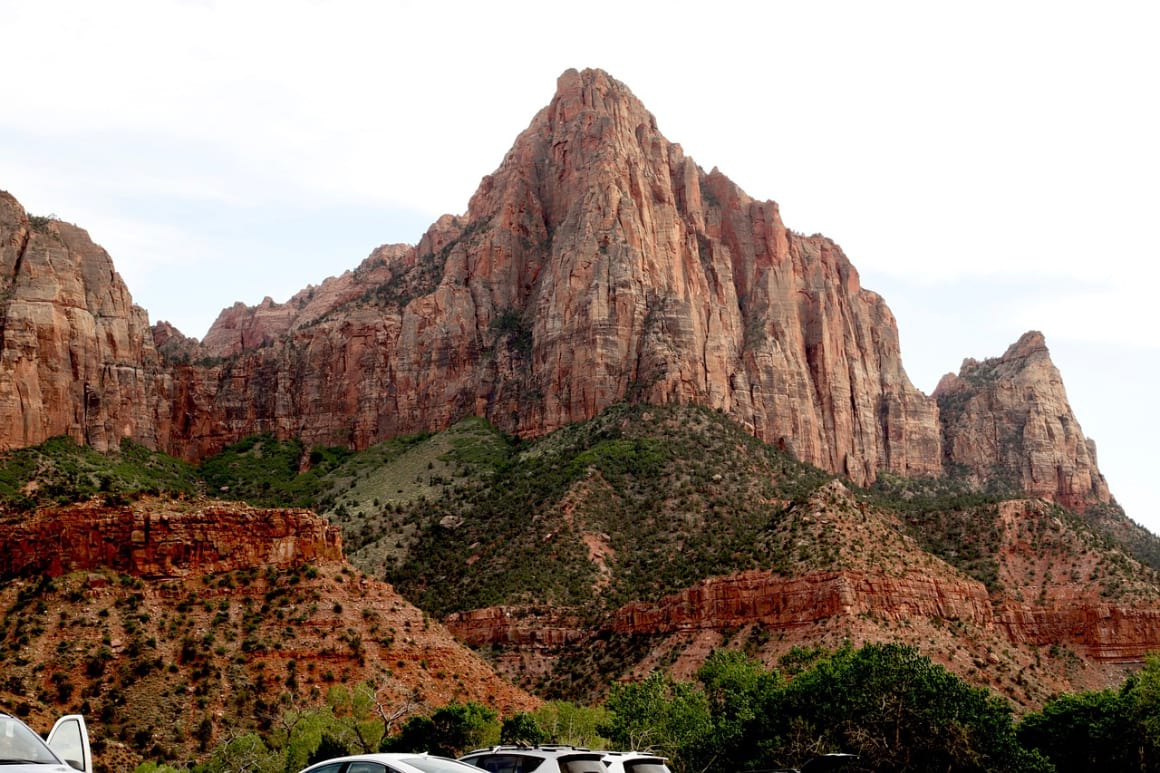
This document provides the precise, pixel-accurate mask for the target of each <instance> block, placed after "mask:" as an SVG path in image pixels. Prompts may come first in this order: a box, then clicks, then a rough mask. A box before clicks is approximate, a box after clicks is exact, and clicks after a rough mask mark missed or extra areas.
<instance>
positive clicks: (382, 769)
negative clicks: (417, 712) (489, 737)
mask: <svg viewBox="0 0 1160 773" xmlns="http://www.w3.org/2000/svg"><path fill="white" fill-rule="evenodd" d="M3 773H7V771H3ZM300 773H479V770H478V769H477V768H473V767H471V766H470V765H465V764H463V763H462V762H459V761H458V760H453V759H449V758H447V757H436V756H434V755H431V754H426V753H423V754H413V753H409V752H408V753H400V752H380V753H378V754H352V755H350V756H349V757H335V758H334V759H330V760H325V761H323V762H317V763H315V764H313V765H311V766H310V767H308V768H306V769H304V770H302V771H300Z"/></svg>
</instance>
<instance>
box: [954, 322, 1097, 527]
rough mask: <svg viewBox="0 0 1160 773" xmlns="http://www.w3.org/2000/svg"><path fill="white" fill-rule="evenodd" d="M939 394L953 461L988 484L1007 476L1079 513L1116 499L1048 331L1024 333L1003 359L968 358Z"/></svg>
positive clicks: (1016, 486) (1021, 486)
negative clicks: (1051, 348) (1045, 334)
mask: <svg viewBox="0 0 1160 773" xmlns="http://www.w3.org/2000/svg"><path fill="white" fill-rule="evenodd" d="M934 398H935V399H936V400H937V401H938V405H939V409H940V413H941V420H942V430H943V445H944V451H945V453H946V459H947V461H948V463H950V464H951V465H955V466H956V467H958V468H960V469H964V470H965V471H966V472H967V473H968V474H969V475H970V476H972V477H973V478H974V479H975V480H976V481H977V482H979V483H980V484H982V483H985V482H986V481H990V480H995V479H999V480H1003V481H1005V482H1006V483H1008V484H1009V485H1010V486H1011V487H1012V488H1013V489H1015V490H1019V491H1024V492H1026V493H1028V494H1030V495H1031V496H1035V497H1041V498H1043V499H1046V500H1048V501H1051V502H1058V503H1059V504H1061V505H1063V506H1064V507H1067V508H1071V509H1073V510H1078V511H1082V510H1084V509H1086V508H1087V507H1088V506H1089V505H1091V504H1094V503H1107V502H1109V501H1111V495H1110V493H1109V492H1108V486H1107V482H1106V481H1105V480H1104V477H1103V475H1101V474H1100V471H1099V469H1098V468H1097V466H1096V450H1095V443H1093V442H1092V441H1091V440H1089V439H1087V438H1086V437H1084V434H1083V432H1082V431H1081V429H1080V426H1079V422H1078V421H1077V420H1076V418H1075V415H1074V414H1073V413H1072V410H1071V406H1070V405H1069V404H1068V402H1067V394H1066V392H1065V391H1064V388H1063V379H1062V378H1061V377H1060V375H1059V371H1058V370H1057V369H1056V367H1055V365H1054V364H1053V363H1052V361H1051V355H1050V354H1049V353H1048V351H1047V344H1046V343H1045V341H1044V339H1043V335H1042V334H1041V333H1038V332H1035V331H1032V332H1029V333H1026V334H1024V335H1023V336H1022V337H1021V338H1020V339H1019V340H1018V341H1017V342H1016V343H1014V344H1012V345H1011V347H1010V348H1009V349H1008V350H1007V351H1006V352H1005V353H1004V354H1003V356H1002V357H997V358H994V359H988V360H984V361H983V362H977V361H975V360H973V359H968V360H965V361H964V362H963V365H962V368H961V369H960V371H959V374H958V375H957V376H955V375H953V374H947V375H946V376H944V377H943V379H942V380H941V381H940V382H939V385H938V387H937V388H936V389H935V391H934Z"/></svg>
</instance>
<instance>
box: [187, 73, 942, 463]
mask: <svg viewBox="0 0 1160 773" xmlns="http://www.w3.org/2000/svg"><path fill="white" fill-rule="evenodd" d="M329 281H330V286H329V287H328V285H327V284H324V285H323V286H322V287H321V288H318V289H317V290H312V291H309V292H308V293H307V294H300V295H299V296H297V297H296V298H295V299H292V300H291V301H290V302H289V303H288V304H285V305H282V306H279V305H278V304H272V303H270V302H263V304H262V305H260V306H258V307H256V308H252V309H245V308H244V307H234V308H233V309H229V310H227V311H225V312H223V314H222V316H221V317H220V318H219V320H218V322H217V323H216V324H215V325H214V327H213V328H212V329H211V331H210V332H209V334H208V335H207V336H206V340H205V342H204V349H205V353H206V354H208V355H210V356H214V357H235V359H233V360H232V361H230V362H229V363H227V364H225V365H222V366H221V367H220V368H219V369H218V370H216V371H215V372H214V373H212V374H209V375H208V376H207V374H205V373H202V372H196V373H195V372H187V373H185V374H184V375H183V374H179V380H180V382H181V384H180V386H179V392H181V393H182V394H187V395H189V402H188V403H186V404H185V405H183V406H182V411H183V412H188V413H189V414H191V416H190V418H189V420H188V424H187V425H186V426H184V427H182V430H183V431H182V432H181V433H180V434H181V435H182V439H183V441H186V440H188V441H189V442H190V445H189V446H185V447H188V448H191V449H193V452H194V453H203V452H205V451H209V450H213V449H214V448H216V447H218V446H220V445H221V444H222V443H224V442H227V441H229V440H233V439H235V438H237V437H238V436H240V435H242V434H245V433H247V432H253V431H254V430H255V429H259V428H261V429H273V430H276V431H279V432H281V433H283V434H301V435H304V436H305V437H306V438H307V439H308V441H309V442H324V443H353V444H355V445H357V446H363V445H367V444H369V443H372V442H374V441H376V440H381V439H383V438H385V437H389V436H391V435H394V434H397V433H400V432H407V431H413V430H418V429H430V428H440V427H444V426H447V425H448V424H449V423H451V422H452V421H454V420H455V419H457V418H459V417H461V416H463V415H464V414H470V413H479V414H485V415H487V416H488V417H489V418H490V419H491V420H492V421H493V422H495V423H497V424H498V425H500V426H502V427H503V428H505V429H507V430H509V431H513V432H517V433H521V434H526V435H537V434H542V433H544V432H547V431H550V430H552V429H555V428H557V427H560V426H562V425H564V424H567V423H569V422H573V421H577V420H582V419H587V418H590V417H591V416H593V415H594V414H596V413H597V412H599V411H600V410H601V409H603V408H605V407H607V406H608V405H610V404H612V403H614V402H617V401H619V400H624V399H626V398H631V399H643V400H647V401H653V402H670V401H678V402H699V403H703V404H707V405H710V406H712V407H716V408H721V409H723V410H725V411H726V412H728V413H729V414H731V415H732V416H734V417H736V418H737V419H738V420H740V421H742V422H743V423H745V424H746V425H747V426H750V427H752V429H753V431H754V432H755V433H756V434H757V435H758V436H760V437H762V438H765V439H767V440H770V441H784V442H785V443H787V444H788V445H790V446H791V447H793V448H794V450H795V451H796V452H797V453H798V454H799V455H800V456H801V457H802V458H803V459H805V460H808V461H810V462H813V463H815V464H817V465H819V466H821V467H824V468H826V469H831V470H835V471H837V472H841V473H844V474H848V475H849V476H851V477H852V478H853V479H854V480H856V481H858V482H865V481H868V480H871V479H873V477H874V476H875V475H876V473H877V472H878V471H879V470H889V471H892V472H895V473H898V474H903V475H926V474H937V473H938V472H939V470H940V467H941V449H940V439H939V433H938V425H937V418H936V415H937V412H936V410H935V406H934V404H933V402H932V401H931V400H930V399H929V398H927V397H925V396H924V395H922V394H921V393H919V392H918V391H917V390H915V389H914V388H913V387H912V386H911V384H910V382H909V381H908V379H907V378H906V374H905V372H904V371H903V369H902V365H901V361H900V358H899V352H898V337H897V331H896V328H895V323H894V319H893V317H892V316H891V314H890V311H889V309H887V308H886V305H885V303H884V302H883V301H882V299H881V298H880V297H879V296H877V295H875V294H874V293H871V292H869V291H866V290H864V289H863V288H862V287H861V286H860V284H859V280H858V274H857V271H856V270H855V269H854V268H853V266H852V265H851V264H850V262H849V261H848V260H847V259H846V257H845V255H843V254H842V252H841V250H840V249H839V248H838V247H837V245H835V244H834V243H832V242H830V241H829V240H827V239H824V238H822V237H809V238H806V237H802V236H799V235H796V234H794V233H792V232H790V231H789V230H788V229H787V228H786V227H785V225H784V224H783V223H782V222H781V218H780V215H779V214H778V210H777V205H776V204H774V203H772V202H758V201H754V200H753V199H751V198H750V197H749V196H747V195H746V194H745V193H744V192H743V191H741V190H740V189H739V188H737V186H736V185H734V184H733V183H732V182H730V181H729V180H728V179H727V178H726V177H725V176H724V175H722V174H720V173H719V172H717V171H715V170H714V171H713V172H711V173H708V174H706V173H705V172H704V171H703V170H701V169H700V168H699V167H697V166H696V164H695V163H694V162H693V161H692V159H690V158H688V157H686V156H685V155H684V153H683V151H682V150H681V148H680V146H678V145H674V144H672V143H670V142H668V141H667V140H666V139H665V138H664V137H663V136H662V135H661V134H660V132H659V131H658V130H657V126H656V122H655V120H654V118H653V117H652V115H650V114H649V113H648V112H647V111H646V110H645V109H644V107H643V105H641V103H640V102H639V101H638V100H637V99H636V98H635V97H634V96H633V95H632V94H631V93H630V92H629V91H628V89H627V88H626V87H625V86H624V85H623V84H621V83H619V82H617V81H615V80H613V79H612V78H610V77H609V76H607V75H606V74H605V73H603V72H600V71H585V72H583V73H578V72H575V71H569V72H567V73H565V74H564V75H563V76H561V78H560V81H559V88H558V91H557V94H556V96H555V98H554V99H553V100H552V102H551V104H550V105H549V106H548V107H546V108H545V109H544V110H542V111H541V112H540V113H539V114H538V115H537V116H536V117H535V118H534V119H533V121H532V123H531V125H530V126H529V127H528V129H527V130H526V131H525V132H524V133H523V134H521V135H520V137H519V138H518V139H517V140H516V142H515V145H514V146H513V147H512V149H511V150H510V151H509V152H508V154H507V156H506V157H505V159H504V161H503V163H502V164H501V165H500V167H499V168H498V169H497V170H496V171H495V172H494V173H493V174H491V175H489V176H487V177H485V178H484V180H483V182H482V183H481V185H480V188H479V190H478V192H477V193H476V194H475V196H474V197H473V198H472V200H471V203H470V206H469V209H468V213H467V215H466V216H465V217H464V218H462V219H458V218H443V219H441V220H440V221H439V222H438V223H436V224H435V225H434V226H432V228H431V230H430V231H429V232H428V233H427V235H426V236H425V237H424V239H423V240H422V241H421V242H420V244H419V245H417V246H416V247H415V248H411V249H396V250H395V251H394V252H393V253H390V254H384V253H383V252H382V251H380V252H377V253H376V254H374V255H372V256H371V258H369V259H368V260H367V261H366V262H365V263H364V264H363V265H362V266H361V267H360V268H359V269H358V270H357V271H356V272H354V273H353V274H348V275H346V276H344V277H340V278H338V279H337V280H329Z"/></svg>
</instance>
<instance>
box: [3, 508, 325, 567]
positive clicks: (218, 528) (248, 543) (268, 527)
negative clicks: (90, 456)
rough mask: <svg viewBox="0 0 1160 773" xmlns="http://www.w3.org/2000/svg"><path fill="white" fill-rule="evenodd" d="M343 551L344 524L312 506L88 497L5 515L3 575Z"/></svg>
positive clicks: (283, 560) (251, 562)
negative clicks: (27, 514)
mask: <svg viewBox="0 0 1160 773" xmlns="http://www.w3.org/2000/svg"><path fill="white" fill-rule="evenodd" d="M342 558H343V556H342V540H341V537H340V536H339V529H338V527H337V526H332V525H330V524H329V523H328V522H327V521H326V520H325V519H323V518H320V517H319V516H317V515H315V514H313V513H311V512H310V511H307V510H258V509H253V508H249V507H246V506H245V505H238V504H231V505H229V506H225V505H221V504H212V503H206V504H203V505H190V504H187V503H178V505H174V506H170V507H163V508H158V507H157V506H155V505H151V504H149V503H146V504H145V506H140V505H134V506H128V505H126V506H122V507H105V506H100V505H93V504H88V505H84V504H82V505H74V506H70V507H63V508H56V509H53V510H51V511H42V512H38V513H37V514H35V515H34V516H33V517H31V518H24V517H21V516H9V517H7V518H6V519H5V520H4V521H0V577H16V576H44V575H47V576H49V577H55V576H59V575H61V574H67V573H69V572H77V571H92V570H97V569H111V570H113V571H116V572H122V573H124V574H127V575H131V576H133V577H141V578H143V579H148V580H159V579H172V578H180V577H198V576H201V575H203V574H214V573H219V572H231V571H235V570H240V569H249V568H254V567H273V568H275V569H286V568H289V567H293V566H298V565H301V564H306V563H316V562H323V561H325V562H334V561H341V560H342Z"/></svg>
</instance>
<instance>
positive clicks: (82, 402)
mask: <svg viewBox="0 0 1160 773" xmlns="http://www.w3.org/2000/svg"><path fill="white" fill-rule="evenodd" d="M0 293H2V304H0V428H3V429H2V430H0V449H4V448H19V447H22V446H27V445H35V444H37V443H40V442H42V441H44V440H46V439H48V438H50V437H54V436H57V435H68V436H70V437H72V438H73V439H74V440H76V441H77V442H79V443H87V444H88V445H91V446H93V447H94V448H97V449H100V450H105V449H109V448H116V447H117V444H118V443H119V442H120V439H121V438H123V437H132V438H134V439H136V440H138V441H139V442H142V443H144V444H146V445H149V446H151V447H154V448H158V447H167V446H168V445H169V444H170V443H171V442H172V438H173V435H172V431H171V426H170V424H169V416H170V410H169V400H168V393H169V387H170V376H169V373H168V372H167V371H166V370H165V369H164V368H163V367H162V366H161V361H160V358H159V357H158V356H157V353H156V350H155V349H154V346H153V340H152V337H151V335H150V333H149V323H148V317H147V314H146V312H145V310H144V309H141V308H140V307H138V306H134V305H133V302H132V299H131V298H130V296H129V292H128V290H127V289H126V288H125V284H124V283H123V282H122V281H121V278H120V276H118V275H117V273H116V271H115V270H114V269H113V262H112V260H110V258H109V256H108V254H107V253H106V252H105V251H104V250H102V249H101V248H100V247H98V246H97V245H95V244H93V242H92V241H91V240H90V239H89V236H88V234H87V233H86V232H85V231H83V230H82V229H80V228H77V227H76V226H73V225H70V224H68V223H62V222H60V221H57V220H50V219H48V218H40V217H32V218H30V217H29V216H28V215H27V214H26V213H25V212H24V209H23V208H22V207H21V206H20V205H19V204H18V203H17V201H16V200H15V199H14V198H13V197H12V196H11V195H9V194H8V193H5V192H0Z"/></svg>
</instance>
